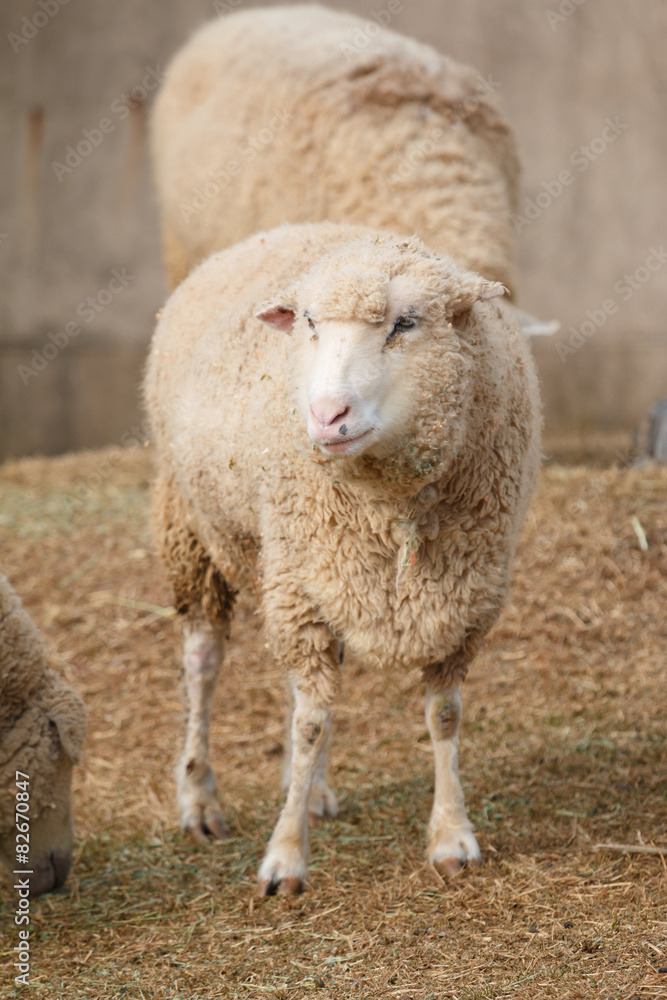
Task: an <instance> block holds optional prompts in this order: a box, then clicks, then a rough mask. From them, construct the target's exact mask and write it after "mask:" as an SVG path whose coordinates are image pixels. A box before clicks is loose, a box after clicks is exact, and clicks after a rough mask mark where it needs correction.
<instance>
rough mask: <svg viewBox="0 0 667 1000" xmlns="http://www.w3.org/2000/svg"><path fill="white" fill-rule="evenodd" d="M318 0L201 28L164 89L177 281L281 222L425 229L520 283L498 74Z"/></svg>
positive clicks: (163, 140) (471, 265) (481, 268)
mask: <svg viewBox="0 0 667 1000" xmlns="http://www.w3.org/2000/svg"><path fill="white" fill-rule="evenodd" d="M367 23H368V22H364V21H363V20H362V19H361V18H358V17H355V16H354V15H352V14H347V13H342V12H338V11H332V10H328V9H326V8H323V7H319V6H317V5H312V6H310V5H308V6H294V7H276V8H267V9H260V10H248V11H240V12H235V13H233V14H230V15H228V16H226V17H224V18H221V19H219V20H218V21H215V22H212V23H211V24H208V25H206V26H205V27H204V28H202V29H201V30H200V31H199V32H198V33H197V34H196V35H195V36H194V37H193V38H192V39H191V41H190V42H188V44H187V45H185V46H184V48H183V49H182V50H181V51H180V52H179V53H178V54H177V55H176V57H175V58H174V60H173V61H172V63H171V65H170V66H169V68H168V71H167V78H166V80H165V82H164V84H163V86H162V89H161V91H160V93H159V95H158V98H157V102H156V106H155V112H154V118H153V151H154V162H155V175H156V180H157V186H158V191H159V199H160V208H161V215H162V224H163V236H164V244H165V259H166V266H167V272H168V277H169V281H170V284H171V286H172V287H174V286H175V285H176V284H177V283H178V282H179V281H180V280H182V278H183V277H185V275H186V274H187V273H188V272H189V270H190V269H191V268H192V267H193V265H194V264H196V263H198V262H199V261H201V260H202V259H203V258H204V257H206V256H207V255H208V254H209V253H211V252H212V251H214V250H218V249H221V248H223V247H226V246H230V245H231V244H233V243H235V242H238V241H239V240H241V239H244V238H245V237H246V236H249V235H250V234H251V233H253V232H256V231H257V230H260V229H268V228H270V227H271V226H275V225H278V224H281V223H284V222H289V223H301V222H319V221H326V220H328V221H331V222H345V223H362V224H365V225H370V226H373V227H375V226H377V227H386V228H389V229H392V230H394V231H395V232H402V233H416V234H417V235H418V236H419V237H420V238H421V239H423V240H424V242H425V243H426V244H427V246H429V247H430V248H431V249H432V250H434V251H436V252H441V253H447V254H449V255H450V256H452V257H453V258H454V260H455V261H456V262H457V263H458V264H460V265H461V266H462V267H465V268H468V269H470V270H473V271H476V272H478V273H480V274H483V275H484V276H485V277H488V278H491V279H493V280H497V281H501V282H503V283H504V284H505V285H506V286H507V287H508V288H511V287H512V286H513V235H512V234H513V229H512V226H511V221H510V217H511V212H512V211H513V210H516V198H517V178H518V165H517V158H516V153H515V148H514V142H513V138H512V135H511V132H510V130H509V126H508V125H507V123H506V121H505V120H504V119H503V117H502V116H501V114H500V112H499V111H498V109H497V107H496V104H495V101H494V100H493V99H492V97H491V96H490V94H491V92H492V90H493V85H492V84H489V83H487V82H486V81H484V80H483V79H482V78H481V77H480V76H479V75H478V74H477V73H475V72H474V71H473V70H471V69H469V68H468V67H466V66H462V65H459V64H458V63H455V62H453V61H452V60H450V59H447V58H446V57H444V56H441V55H439V54H438V53H437V52H435V51H434V50H433V49H431V48H430V47H428V46H425V45H420V44H418V43H417V42H415V41H413V40H411V39H408V38H404V37H402V36H401V35H398V34H395V33H394V32H392V31H387V30H384V29H383V30H380V29H379V28H378V29H377V33H376V34H374V35H373V37H371V36H370V35H369V34H368V33H367V32H366V29H365V25H366V24H367Z"/></svg>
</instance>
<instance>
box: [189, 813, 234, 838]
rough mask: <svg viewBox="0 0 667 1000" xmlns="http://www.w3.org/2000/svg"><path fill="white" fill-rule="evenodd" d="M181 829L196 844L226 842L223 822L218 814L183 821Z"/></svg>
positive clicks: (226, 835) (225, 830)
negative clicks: (215, 841) (214, 841)
mask: <svg viewBox="0 0 667 1000" xmlns="http://www.w3.org/2000/svg"><path fill="white" fill-rule="evenodd" d="M183 829H184V830H185V831H186V832H187V833H189V834H190V836H191V837H192V838H193V839H194V840H196V841H197V843H198V844H210V843H211V841H212V840H227V838H228V837H229V834H228V833H227V827H226V826H225V821H224V819H223V818H222V816H221V815H220V814H218V815H208V816H207V815H206V814H204V816H200V817H197V818H193V817H189V818H187V819H185V820H184V822H183Z"/></svg>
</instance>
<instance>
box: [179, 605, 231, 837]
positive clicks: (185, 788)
mask: <svg viewBox="0 0 667 1000" xmlns="http://www.w3.org/2000/svg"><path fill="white" fill-rule="evenodd" d="M225 631H226V625H223V624H220V623H218V622H213V621H208V620H203V619H196V620H194V621H190V622H189V623H188V624H187V625H186V629H185V642H184V648H183V665H184V671H185V685H186V689H187V699H188V722H187V730H186V737H185V749H184V751H183V755H182V757H181V759H180V761H179V762H178V764H177V766H176V784H177V799H178V805H179V808H180V811H181V827H182V828H183V829H184V830H187V831H188V832H189V833H191V834H192V836H193V837H194V838H195V840H197V841H199V843H204V844H205V843H207V842H208V839H209V837H212V838H213V839H215V840H223V839H224V838H225V837H226V836H227V830H226V827H225V821H224V818H223V815H222V812H221V810H220V806H219V805H218V802H217V799H216V781H215V775H214V774H213V770H212V769H211V765H210V763H209V749H208V744H209V729H210V724H211V706H212V703H213V695H214V693H215V688H216V684H217V682H218V676H219V674H220V666H221V663H222V657H223V651H224V640H225Z"/></svg>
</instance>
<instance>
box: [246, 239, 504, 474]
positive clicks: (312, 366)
mask: <svg viewBox="0 0 667 1000" xmlns="http://www.w3.org/2000/svg"><path fill="white" fill-rule="evenodd" d="M384 249H385V248H378V247H375V255H373V252H372V251H373V248H372V247H371V248H370V252H369V248H367V247H365V248H364V250H365V251H366V252H365V253H364V254H363V255H360V254H358V253H357V254H356V255H355V257H354V258H353V259H352V260H351V258H350V255H349V254H348V255H347V257H344V258H343V259H342V260H341V259H340V255H336V256H332V257H330V258H325V259H324V260H323V261H322V262H320V263H319V264H318V265H316V267H315V268H314V269H313V271H311V273H310V274H309V275H308V276H307V277H306V279H305V280H304V281H303V282H302V283H301V284H300V286H299V288H298V289H297V290H296V296H295V301H293V302H292V303H290V302H287V303H283V304H280V305H277V306H274V307H272V308H270V309H268V310H265V311H264V312H263V313H261V314H260V316H259V318H260V319H262V320H263V321H264V322H267V323H270V324H272V325H274V326H277V327H280V328H282V329H285V330H287V331H289V332H291V333H292V335H293V337H294V350H293V362H294V363H293V378H294V392H295V396H296V400H297V402H298V406H299V410H300V414H301V417H302V419H303V421H304V424H305V426H306V428H307V432H308V435H309V436H310V438H311V440H312V441H313V442H314V445H316V446H317V447H318V448H319V449H320V451H321V452H322V453H324V454H325V455H327V456H329V457H331V458H334V457H343V456H347V457H352V456H358V455H361V454H367V455H370V456H373V457H377V458H384V457H386V456H388V455H389V454H391V453H392V451H393V450H394V449H395V448H396V447H397V445H398V446H400V442H402V441H403V440H404V439H405V438H406V437H409V436H410V434H411V433H413V432H414V426H415V420H416V417H417V416H418V414H419V412H420V408H423V405H424V404H423V400H424V397H425V393H424V388H425V384H424V377H425V372H431V374H433V372H435V373H436V374H437V372H438V371H439V369H440V368H442V367H447V366H448V365H447V357H448V356H451V352H452V351H454V352H455V351H457V350H458V339H457V337H456V332H455V331H454V330H453V328H452V318H453V317H454V316H456V315H458V314H459V313H460V312H462V311H464V310H467V309H469V308H470V307H471V306H472V304H473V303H474V302H475V301H476V300H477V299H479V298H489V297H491V296H492V295H500V294H502V292H503V288H502V286H501V285H496V284H492V283H490V282H485V281H483V280H482V279H480V278H479V277H478V276H477V275H472V274H466V273H465V272H461V271H459V270H458V269H456V268H455V266H454V265H453V263H452V262H451V261H449V260H447V261H446V262H445V263H444V264H443V260H442V259H439V258H435V257H431V256H430V255H428V256H426V255H425V254H424V253H420V254H419V255H416V265H417V266H415V267H410V266H409V265H410V260H409V259H408V261H407V263H408V266H407V267H406V266H405V265H406V259H405V258H406V254H405V253H403V254H401V253H396V250H400V249H401V248H400V247H399V248H396V247H394V248H393V250H394V253H393V255H391V258H390V261H389V266H388V267H387V266H385V267H382V266H381V265H382V264H384V263H385V261H384V259H383V258H384V257H386V256H387V254H386V253H383V250H384ZM359 256H361V257H362V260H361V263H360V262H359V261H358V260H357V258H358V257H359ZM373 256H375V257H376V258H378V259H376V260H374V259H373ZM392 263H394V264H395V268H394V269H392V267H391V264H392ZM378 265H380V266H378ZM396 265H402V267H400V270H399V268H398V267H397V266H396ZM392 270H394V273H392ZM396 270H398V273H395V271H396ZM448 367H450V368H451V367H452V366H451V365H449V366H448Z"/></svg>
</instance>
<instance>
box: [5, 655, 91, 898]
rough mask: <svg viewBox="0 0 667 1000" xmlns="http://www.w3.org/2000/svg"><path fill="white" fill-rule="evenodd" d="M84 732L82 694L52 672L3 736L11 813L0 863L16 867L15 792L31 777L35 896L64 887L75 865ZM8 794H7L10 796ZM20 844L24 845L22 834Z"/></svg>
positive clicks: (31, 858) (32, 888) (32, 887)
mask: <svg viewBox="0 0 667 1000" xmlns="http://www.w3.org/2000/svg"><path fill="white" fill-rule="evenodd" d="M85 731H86V711H85V708H84V705H83V702H82V700H81V698H80V697H79V695H78V694H77V693H76V692H75V691H74V690H73V689H72V688H71V687H69V685H68V684H66V683H65V682H64V681H63V680H62V679H61V678H60V677H58V676H57V675H56V674H54V673H53V672H52V671H50V670H48V671H47V672H46V680H45V684H44V686H43V687H42V688H41V689H39V691H38V692H37V694H36V696H35V698H34V699H32V700H31V701H30V703H29V704H28V706H27V707H26V708H25V710H24V712H23V713H22V715H20V716H19V718H18V719H17V720H16V721H15V723H14V725H13V726H11V727H9V728H8V730H7V732H6V733H4V734H3V737H2V742H1V745H0V752H1V751H5V752H7V753H8V754H9V757H8V759H7V760H6V762H5V763H3V765H2V772H1V776H0V777H1V780H2V784H3V786H6V787H2V788H0V793H1V794H2V796H3V798H4V800H5V802H6V803H8V807H11V815H9V814H8V816H7V821H6V818H5V810H4V809H3V810H2V815H1V816H0V821H1V824H0V861H2V862H3V863H4V864H6V865H7V866H8V867H10V868H11V869H12V870H14V869H16V868H19V867H22V866H21V865H19V864H18V863H17V862H16V857H17V851H16V845H17V834H18V833H19V832H20V831H21V829H22V827H21V826H20V825H18V824H17V825H15V819H16V817H18V823H19V824H20V823H23V822H24V820H22V817H23V816H24V815H25V810H24V809H23V808H21V810H20V811H17V812H16V817H15V816H14V808H13V806H14V804H16V805H17V806H18V805H19V802H20V801H21V800H24V796H23V794H21V795H20V796H19V795H17V791H18V790H20V788H21V786H19V789H17V784H16V780H17V779H16V774H17V772H20V773H21V774H24V775H26V774H27V775H29V776H30V780H29V785H28V786H27V791H28V793H29V796H30V797H29V800H28V806H29V812H28V816H29V834H30V841H29V847H30V850H29V854H28V857H29V861H30V864H29V865H26V866H25V868H26V871H31V872H32V874H31V875H26V878H28V879H29V882H30V893H31V895H33V896H36V895H39V894H40V893H43V892H50V891H51V890H52V889H57V888H58V887H59V886H61V885H63V883H64V882H65V879H66V878H67V875H68V873H69V869H70V866H71V863H72V840H73V818H72V770H73V766H74V764H75V763H77V762H78V760H79V757H80V754H81V748H82V745H83V740H84V736H85ZM6 792H8V793H9V795H6ZM18 841H19V842H23V843H25V841H23V839H22V838H20V837H19V838H18Z"/></svg>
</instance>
